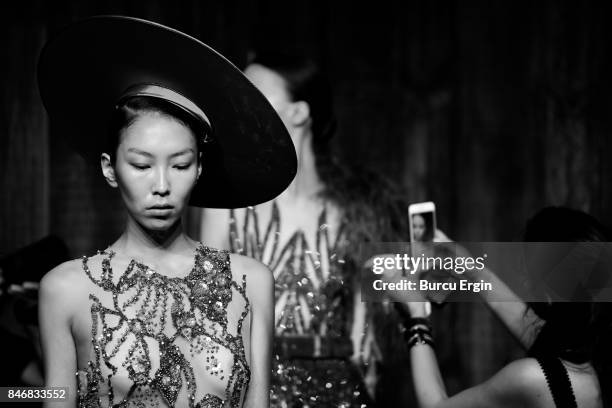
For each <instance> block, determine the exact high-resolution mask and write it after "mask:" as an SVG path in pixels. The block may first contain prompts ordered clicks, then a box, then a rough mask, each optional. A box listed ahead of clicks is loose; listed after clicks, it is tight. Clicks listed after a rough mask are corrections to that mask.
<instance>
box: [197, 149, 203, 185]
mask: <svg viewBox="0 0 612 408" xmlns="http://www.w3.org/2000/svg"><path fill="white" fill-rule="evenodd" d="M198 156H199V157H198V175H197V177H196V183H197V182H198V179H199V178H200V176H201V175H202V152H199V153H198Z"/></svg>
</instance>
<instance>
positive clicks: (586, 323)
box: [524, 207, 612, 406]
mask: <svg viewBox="0 0 612 408" xmlns="http://www.w3.org/2000/svg"><path fill="white" fill-rule="evenodd" d="M609 239H610V232H609V231H608V229H607V228H606V227H604V226H603V225H602V224H601V223H599V221H597V220H596V219H595V218H593V217H592V216H590V215H588V214H586V213H584V212H582V211H577V210H573V209H569V208H564V207H548V208H544V209H543V210H541V211H540V212H538V213H537V214H536V215H535V216H534V217H533V218H531V219H530V220H529V221H528V223H527V226H526V228H525V233H524V240H525V241H526V242H608V241H609ZM529 306H530V307H531V308H532V309H533V311H534V312H535V313H536V314H537V315H538V316H539V317H541V318H542V319H544V320H545V321H546V323H545V324H544V326H543V327H542V329H541V331H540V333H539V334H538V337H537V339H536V341H535V342H534V344H533V345H532V347H531V349H530V354H531V355H533V356H539V355H543V354H547V355H553V356H555V357H560V358H562V359H563V360H566V361H569V362H572V363H575V364H582V363H586V362H591V363H592V364H593V366H594V368H595V370H596V371H597V375H598V377H599V381H600V384H601V385H602V387H601V388H602V394H603V395H604V403H605V402H606V400H608V399H609V398H610V396H609V395H607V396H606V393H607V390H606V389H605V387H604V384H605V383H606V381H609V380H610V378H611V377H610V376H611V374H612V372H611V369H612V353H611V352H610V347H611V345H612V308H611V304H609V303H601V302H597V303H596V302H552V303H541V302H540V303H538V302H533V303H530V304H529ZM604 380H605V381H604ZM608 402H609V400H608ZM605 406H607V405H605Z"/></svg>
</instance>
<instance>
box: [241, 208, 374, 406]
mask: <svg viewBox="0 0 612 408" xmlns="http://www.w3.org/2000/svg"><path fill="white" fill-rule="evenodd" d="M257 211H258V209H257V208H256V207H248V208H247V209H246V210H245V212H244V218H243V217H242V214H240V219H237V218H236V217H237V212H235V211H233V210H230V226H229V236H230V248H231V250H232V251H233V252H236V253H240V254H243V255H247V256H250V257H253V258H255V259H257V260H259V261H261V262H262V263H264V264H266V265H267V266H268V267H269V268H270V269H271V270H272V272H273V274H274V279H275V338H274V358H275V361H274V362H273V370H274V371H273V376H272V393H271V405H272V407H319V406H320V407H324V406H333V407H369V406H370V404H369V399H368V396H367V392H366V390H365V387H364V385H363V381H362V373H361V372H360V368H363V367H358V366H357V365H354V364H353V363H352V362H351V360H350V358H351V356H352V355H353V344H352V341H351V336H350V335H351V330H352V325H353V321H354V316H353V304H354V302H353V295H354V284H355V278H356V275H357V272H356V269H355V264H354V262H353V260H352V259H351V257H350V254H349V251H348V249H349V242H348V240H347V236H346V235H347V234H346V228H345V227H346V223H347V221H346V220H342V221H341V222H340V225H339V226H337V228H334V231H333V232H332V231H331V228H330V227H329V225H328V220H327V217H328V215H327V210H326V209H324V210H323V211H322V212H321V213H320V215H319V217H318V219H313V220H312V222H313V223H316V226H317V229H316V236H315V239H314V241H311V242H312V243H313V244H314V246H312V247H311V246H309V241H307V239H306V236H305V233H304V232H303V231H302V230H299V229H298V230H296V231H295V232H293V233H292V234H291V235H290V237H289V238H288V240H285V242H280V230H281V227H282V225H281V223H282V220H281V216H280V211H279V208H278V205H277V204H276V203H275V202H274V203H273V204H272V206H271V210H270V211H271V213H270V217H269V221H268V223H267V225H260V224H259V219H258V213H257ZM260 211H261V210H260ZM266 219H268V218H267V217H266ZM365 331H366V333H364V336H363V339H364V342H362V347H368V345H367V343H366V342H365V339H366V338H367V337H368V332H371V330H368V329H367V328H366V329H365ZM370 335H371V333H370ZM370 337H371V336H370ZM360 351H363V350H360Z"/></svg>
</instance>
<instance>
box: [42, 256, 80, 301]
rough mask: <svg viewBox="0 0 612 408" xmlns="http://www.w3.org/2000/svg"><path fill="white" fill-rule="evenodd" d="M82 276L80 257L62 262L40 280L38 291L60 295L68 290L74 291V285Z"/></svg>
mask: <svg viewBox="0 0 612 408" xmlns="http://www.w3.org/2000/svg"><path fill="white" fill-rule="evenodd" d="M83 276H84V273H83V262H82V260H80V259H74V260H72V261H67V262H64V263H63V264H60V265H58V266H56V267H55V268H53V269H51V270H50V271H49V272H47V273H46V274H45V276H43V278H42V279H41V281H40V291H41V293H44V294H49V295H62V294H63V293H64V292H67V291H70V292H71V293H74V291H75V286H77V285H78V284H79V281H81V280H82V278H83Z"/></svg>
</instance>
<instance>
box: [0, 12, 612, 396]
mask: <svg viewBox="0 0 612 408" xmlns="http://www.w3.org/2000/svg"><path fill="white" fill-rule="evenodd" d="M4 4H5V5H2V6H0V12H1V16H0V19H1V23H0V53H1V56H0V70H1V71H0V95H1V99H0V189H1V190H0V208H1V214H0V254H6V253H9V252H11V251H13V250H15V249H17V248H19V247H22V246H24V245H26V244H28V243H30V242H32V241H35V240H37V239H39V238H42V237H43V236H46V235H48V234H50V233H53V234H56V235H58V236H60V237H61V238H63V239H64V240H65V241H66V243H67V244H68V247H69V249H70V252H71V256H74V257H76V256H80V255H83V254H91V252H92V251H94V250H95V249H101V248H104V247H106V246H107V245H108V244H109V243H111V242H112V241H113V239H114V238H115V237H116V236H117V235H118V234H119V232H120V230H121V225H122V220H123V215H122V212H121V208H120V204H119V201H118V197H116V196H115V195H113V193H112V192H110V190H109V189H108V188H106V186H105V184H104V183H103V179H102V177H100V174H99V173H100V172H99V170H98V168H97V167H95V166H89V165H87V164H86V163H84V161H83V160H82V159H81V158H80V157H78V156H76V155H75V154H74V153H72V152H71V151H70V149H69V148H68V147H67V146H66V145H64V144H63V143H62V142H61V140H60V139H58V138H57V137H54V136H53V135H52V134H50V131H49V123H48V119H47V117H46V114H45V112H44V109H43V107H42V104H41V102H40V99H39V96H38V90H37V86H36V82H35V67H36V60H37V56H38V53H39V51H40V49H41V47H42V45H43V44H44V43H45V41H46V40H47V39H48V38H49V36H50V35H51V33H53V32H55V31H56V30H57V29H59V28H61V27H63V26H65V25H67V24H68V23H70V22H72V21H74V20H77V19H79V18H82V17H86V16H90V15H95V14H125V15H131V16H136V17H141V18H146V19H150V20H154V21H157V22H160V23H162V24H166V25H169V26H172V27H174V28H177V29H179V30H181V31H184V32H186V33H188V34H190V35H192V36H195V37H197V38H199V39H201V40H202V41H204V42H206V43H207V44H209V45H211V46H212V47H214V48H216V49H217V50H218V51H220V52H221V53H223V54H224V55H225V56H227V57H228V58H229V59H230V60H231V61H232V62H234V63H235V64H236V65H238V66H239V67H242V66H243V65H244V63H245V61H246V59H247V55H248V52H249V50H250V49H252V48H253V47H257V46H265V47H266V48H281V49H287V50H301V51H303V52H307V53H310V54H311V55H313V56H315V57H316V58H318V59H320V61H321V62H322V64H323V66H324V67H325V68H326V69H327V71H328V73H329V76H330V78H331V80H332V84H333V88H334V92H335V95H336V109H337V114H338V119H339V131H338V134H337V136H336V137H335V140H334V145H335V148H336V150H337V152H338V154H339V155H341V156H342V157H343V158H344V159H345V160H346V161H348V162H349V163H352V164H358V165H365V166H368V167H370V168H372V169H374V170H377V171H379V172H381V173H383V174H385V175H387V176H388V177H390V178H391V179H393V180H395V181H396V182H397V183H399V184H400V185H401V186H402V187H403V188H404V189H405V191H406V200H407V201H409V202H417V201H424V200H433V201H435V202H436V205H437V208H438V214H437V219H438V226H439V228H441V229H443V230H444V231H445V232H446V233H447V234H449V235H450V236H451V237H453V238H454V239H456V240H463V241H504V240H513V239H516V238H517V237H518V236H519V235H520V232H521V228H522V225H524V223H525V221H526V219H527V218H528V217H529V216H530V215H532V214H533V213H534V212H535V211H537V210H538V209H539V208H541V207H543V206H546V205H567V206H571V207H574V208H578V209H581V210H584V211H587V212H590V213H591V214H593V215H595V216H596V217H598V218H599V219H600V220H602V221H603V222H604V223H606V224H607V225H610V224H612V213H611V212H610V211H609V208H610V204H611V201H612V168H611V166H612V165H611V164H610V162H609V161H608V160H607V157H608V156H609V155H610V153H612V140H611V138H610V137H609V135H610V130H611V122H612V120H611V119H610V115H609V112H610V109H609V108H610V102H609V97H610V90H611V89H612V87H611V81H610V74H611V73H612V64H611V63H610V57H609V53H610V50H611V45H612V38H611V31H612V30H611V29H610V28H608V27H609V26H610V24H608V21H607V18H606V17H607V16H608V14H607V13H605V12H604V10H603V9H599V8H598V7H596V6H595V3H589V2H576V3H574V2H572V3H569V2H567V3H565V2H557V1H535V2H516V1H505V2H501V1H489V0H479V1H470V2H461V1H458V0H456V1H448V2H445V1H419V2H400V1H398V2H367V3H364V4H363V5H361V4H359V3H356V2H329V3H327V4H326V3H324V2H290V1H264V0H253V1H249V2H238V1H231V0H230V1H221V0H218V1H195V0H191V1H178V0H174V1H159V0H157V1H146V2H145V1H110V0H107V1H94V0H89V1H77V0H73V1H57V2H43V1H40V0H21V1H19V2H5V3H4ZM17 4H18V5H17ZM202 75H206V73H205V72H203V73H202ZM96 86H97V85H96V81H95V78H92V80H91V85H90V88H89V89H84V90H83V99H82V100H78V101H74V103H75V104H76V103H87V99H88V98H90V97H92V96H95V93H96ZM406 239H408V237H407V238H406ZM437 314H439V315H440V317H439V319H438V322H444V324H443V325H441V324H440V323H438V326H440V327H441V328H442V329H441V330H439V333H438V336H437V337H438V339H439V343H440V345H439V356H440V360H441V364H442V368H443V372H444V374H445V376H446V380H447V385H448V387H449V391H450V392H456V391H458V390H460V389H462V388H464V387H467V386H470V385H473V384H475V383H477V382H479V381H482V380H483V379H485V378H487V377H488V376H490V375H491V374H492V373H493V372H495V371H496V370H498V369H499V368H500V367H501V366H502V365H503V364H504V363H506V362H508V360H509V359H511V358H514V357H516V356H518V355H520V353H519V351H518V349H517V347H516V344H515V343H514V342H513V340H511V339H509V335H508V333H507V332H505V330H504V329H503V328H502V327H501V326H500V324H499V323H498V322H497V321H496V320H495V319H494V318H493V317H491V315H490V314H489V312H488V311H487V310H486V308H485V307H483V306H482V305H470V304H463V305H461V304H454V305H448V306H447V307H445V308H444V309H443V310H442V311H437ZM440 331H442V332H441V333H440ZM406 370H407V367H406V369H405V370H403V371H406ZM398 372H402V370H396V371H395V374H394V375H393V376H386V377H385V378H384V384H387V385H386V386H387V387H388V389H389V390H390V391H389V392H388V393H387V396H386V398H387V399H386V400H385V401H387V402H386V405H388V406H391V405H392V403H391V401H399V400H402V399H404V400H406V399H409V398H408V395H409V394H410V387H409V386H407V385H406V386H405V387H403V390H400V388H398V387H395V385H394V384H403V383H406V380H405V379H403V378H400V377H397V376H398V375H399V374H397V373H398ZM391 377H393V378H391ZM406 384H407V383H406ZM392 387H393V388H392Z"/></svg>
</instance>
